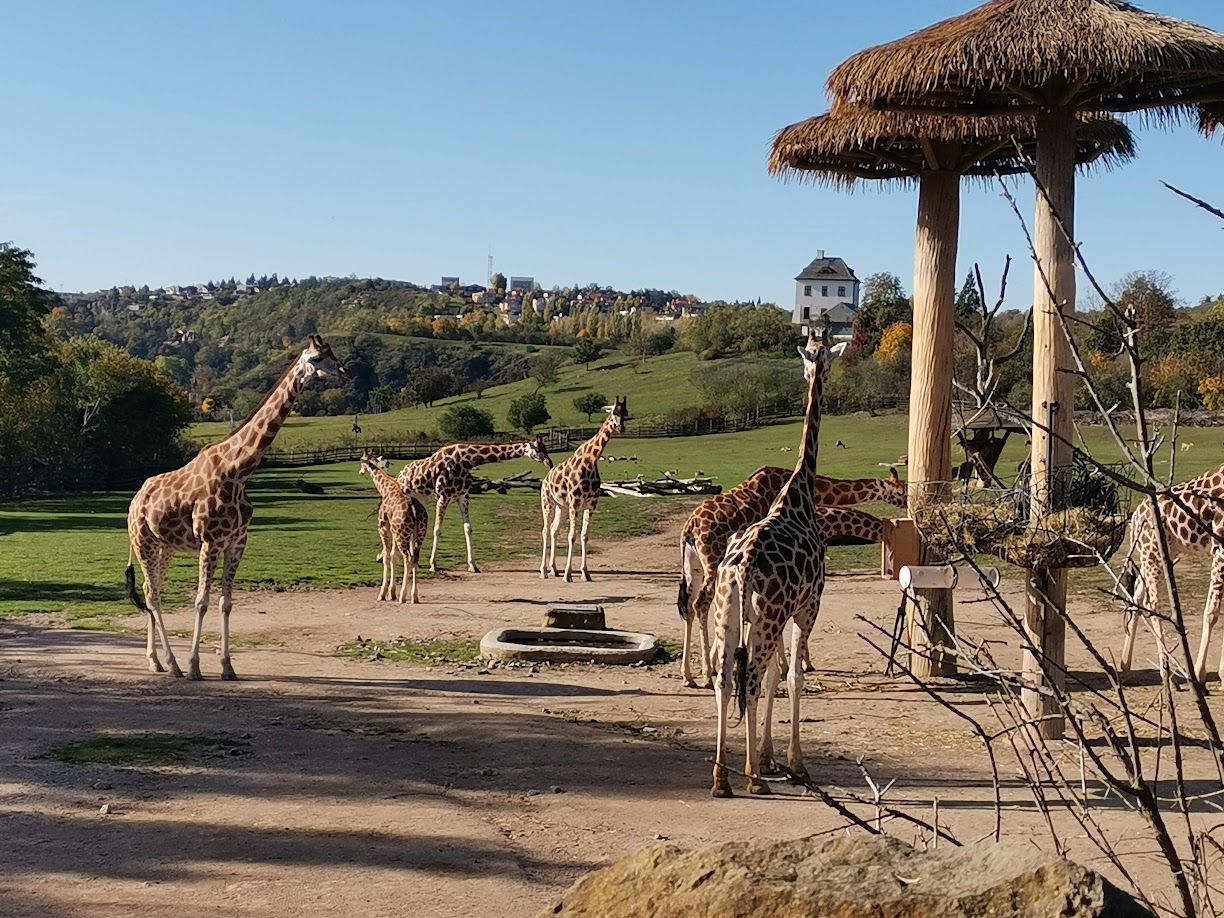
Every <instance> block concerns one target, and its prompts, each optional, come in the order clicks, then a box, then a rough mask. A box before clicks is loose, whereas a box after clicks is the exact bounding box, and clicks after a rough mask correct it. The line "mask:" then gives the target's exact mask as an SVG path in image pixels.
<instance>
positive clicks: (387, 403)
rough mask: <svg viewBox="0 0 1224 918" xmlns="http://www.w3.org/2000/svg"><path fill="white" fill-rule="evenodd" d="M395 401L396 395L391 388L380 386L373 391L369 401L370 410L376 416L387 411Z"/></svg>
mask: <svg viewBox="0 0 1224 918" xmlns="http://www.w3.org/2000/svg"><path fill="white" fill-rule="evenodd" d="M393 401H395V393H394V392H393V391H391V387H390V386H379V387H378V388H376V389H371V390H370V395H369V397H368V399H367V402H368V404H369V406H370V410H371V411H373V412H374V413H375V414H378V413H381V412H383V411H386V410H387V409H388V408H390V407H391V403H392V402H393Z"/></svg>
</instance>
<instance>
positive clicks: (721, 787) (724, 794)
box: [710, 781, 735, 800]
mask: <svg viewBox="0 0 1224 918" xmlns="http://www.w3.org/2000/svg"><path fill="white" fill-rule="evenodd" d="M710 796H711V797H714V798H715V799H717V800H730V799H731V798H732V797H734V796H735V794H734V792H733V791H732V790H731V785H730V784H728V783H727V782H726V781H723V782H722V783H721V784H719V783H718V782H715V783H714V786H713V787H711V788H710Z"/></svg>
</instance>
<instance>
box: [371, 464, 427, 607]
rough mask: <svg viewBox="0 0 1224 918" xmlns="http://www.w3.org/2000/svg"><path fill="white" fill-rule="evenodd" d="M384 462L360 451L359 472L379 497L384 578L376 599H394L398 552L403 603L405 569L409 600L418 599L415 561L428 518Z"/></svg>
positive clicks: (405, 586)
mask: <svg viewBox="0 0 1224 918" xmlns="http://www.w3.org/2000/svg"><path fill="white" fill-rule="evenodd" d="M385 466H386V462H385V461H384V460H382V459H380V458H377V457H375V456H372V455H371V454H370V452H369V451H368V450H362V453H361V468H360V470H359V471H360V473H361V474H362V475H368V476H369V477H370V480H371V481H372V482H374V487H376V488H378V493H379V494H380V495H381V496H382V503H381V504H379V507H378V537H379V540H380V541H381V542H382V554H381V555H380V556H379V557H380V558H381V559H382V565H383V579H382V586H380V587H379V588H378V601H379V602H382V600H384V599H391V600H394V599H395V598H396V595H395V555H396V553H397V552H398V553H399V555H400V557H401V558H403V561H404V582H403V583H402V584H400V590H399V601H400V602H401V603H402V602H404V598H405V597H406V596H408V595H409V593H408V572H409V570H411V571H412V593H411V596H412V603H413V605H416V604H417V603H419V602H420V601H421V597H420V595H419V594H418V593H417V576H416V572H417V562H418V561H419V560H420V557H421V546H422V545H424V544H425V530H426V529H427V528H428V525H429V518H428V516H427V514H426V513H425V506H424V504H422V503H421V502H420V501H419V500H417V499H416V498H415V497H409V496H408V495H407V494H405V493H404V489H403V488H401V487H400V484H399V482H398V481H396V480H395V479H394V478H392V477H391V476H390V475H388V474H387V472H386V469H385Z"/></svg>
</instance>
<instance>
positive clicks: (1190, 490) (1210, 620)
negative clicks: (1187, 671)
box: [1120, 466, 1224, 682]
mask: <svg viewBox="0 0 1224 918" xmlns="http://www.w3.org/2000/svg"><path fill="white" fill-rule="evenodd" d="M1172 490H1173V493H1174V494H1175V495H1176V496H1177V498H1178V499H1179V500H1180V501H1181V502H1182V503H1183V504H1185V505H1186V507H1187V508H1189V511H1190V512H1189V513H1187V512H1186V510H1183V509H1182V508H1181V507H1179V506H1178V505H1177V504H1176V503H1174V502H1173V501H1172V500H1171V499H1170V498H1168V497H1161V498H1160V516H1161V519H1162V520H1163V522H1164V534H1165V539H1166V541H1167V542H1168V546H1169V552H1170V554H1171V555H1172V558H1173V563H1174V564H1176V563H1177V562H1179V561H1181V560H1182V559H1184V558H1186V557H1189V556H1191V555H1196V554H1200V553H1204V552H1210V553H1211V575H1210V576H1211V580H1210V589H1209V590H1208V592H1207V604H1206V606H1205V607H1204V609H1203V634H1202V637H1201V638H1200V639H1199V648H1198V654H1197V655H1196V656H1195V660H1194V678H1195V679H1196V680H1197V681H1199V682H1202V681H1203V677H1204V674H1205V673H1206V670H1207V651H1208V649H1209V646H1210V644H1211V633H1212V631H1213V630H1214V629H1215V625H1216V620H1217V619H1218V618H1219V616H1220V612H1221V611H1222V610H1224V466H1221V467H1220V468H1218V469H1215V470H1214V471H1211V472H1207V473H1206V474H1203V475H1200V476H1199V477H1198V478H1195V479H1193V480H1191V481H1187V482H1184V483H1182V484H1179V485H1176V486H1175V487H1174V488H1173V489H1172ZM1129 537H1130V544H1131V548H1130V553H1129V555H1128V556H1127V559H1126V564H1125V571H1124V574H1123V578H1122V579H1123V584H1124V586H1126V587H1127V588H1128V589H1129V590H1130V592H1131V596H1130V601H1129V602H1128V603H1127V621H1126V641H1125V643H1124V644H1123V646H1122V660H1121V667H1120V668H1121V670H1122V672H1124V673H1125V672H1129V671H1130V668H1131V657H1132V656H1133V654H1134V650H1135V632H1136V631H1137V629H1138V625H1139V615H1140V613H1145V612H1150V611H1151V610H1152V609H1154V608H1155V607H1156V606H1158V605H1159V601H1160V584H1161V583H1163V581H1164V572H1163V562H1162V560H1161V554H1160V540H1159V538H1158V537H1157V532H1156V513H1155V510H1154V509H1153V508H1152V504H1151V501H1148V500H1145V501H1144V502H1143V503H1141V504H1140V505H1139V506H1138V507H1137V508H1136V510H1135V512H1134V513H1133V514H1131V518H1130V523H1129ZM1148 623H1149V625H1150V627H1151V629H1152V633H1153V634H1154V635H1155V636H1156V643H1157V647H1158V649H1159V652H1160V653H1161V654H1163V653H1164V641H1163V639H1162V637H1161V633H1160V623H1159V621H1157V620H1155V619H1154V617H1152V618H1149V619H1148ZM1186 662H1187V663H1189V661H1188V660H1187V661H1186ZM1218 673H1219V675H1220V678H1221V679H1224V656H1222V657H1221V659H1220V664H1219V669H1218Z"/></svg>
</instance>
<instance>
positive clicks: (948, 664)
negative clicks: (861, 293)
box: [906, 144, 960, 679]
mask: <svg viewBox="0 0 1224 918" xmlns="http://www.w3.org/2000/svg"><path fill="white" fill-rule="evenodd" d="M944 146H950V145H944V144H932V145H931V147H932V148H933V150H934V152H935V153H936V154H937V155H939V154H947V156H946V158H947V159H948V161H949V162H952V161H956V160H953V159H952V157H953V156H955V157H956V158H957V160H958V159H959V150H942V149H939V148H941V147H944ZM955 146H957V147H959V144H956V145H955ZM936 165H937V164H932V171H926V172H923V173H922V176H921V178H920V180H919V181H920V184H919V191H918V232H917V235H916V238H915V242H914V343H913V352H912V353H913V357H912V364H911V370H910V408H909V453H908V456H909V481H910V491H909V504H910V516H913V515H914V512H915V510H916V506H917V505H918V504H920V503H922V502H923V501H928V500H931V499H932V498H935V497H938V496H939V493H940V491H941V489H942V488H943V487H944V486H945V483H946V482H947V481H948V480H949V479H950V478H951V477H952V442H951V437H952V348H953V344H954V343H955V336H956V328H955V325H954V324H953V318H954V309H955V297H956V249H957V242H958V238H957V236H958V233H959V230H960V175H959V174H958V173H957V172H955V171H934V170H935V167H936ZM941 560H943V559H942V558H934V557H930V556H929V555H928V554H927V552H926V551H925V550H924V551H923V552H922V557H921V558H920V559H919V561H920V563H922V564H929V563H932V562H934V561H941ZM915 593H916V595H917V598H918V602H917V603H916V604H915V608H914V609H913V610H912V611H911V613H910V617H909V621H908V625H907V634H906V640H907V643H908V644H909V646H910V647H912V648H914V652H913V653H911V655H910V663H909V666H910V670H911V671H912V672H913V673H914V675H915V676H917V677H918V678H920V679H921V678H925V677H928V676H951V675H954V674H955V673H956V657H955V654H953V653H952V652H950V651H949V650H948V649H947V648H948V647H949V645H950V640H949V638H950V636H951V635H954V634H955V633H956V632H955V623H954V621H953V616H952V591H951V590H916V591H915Z"/></svg>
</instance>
